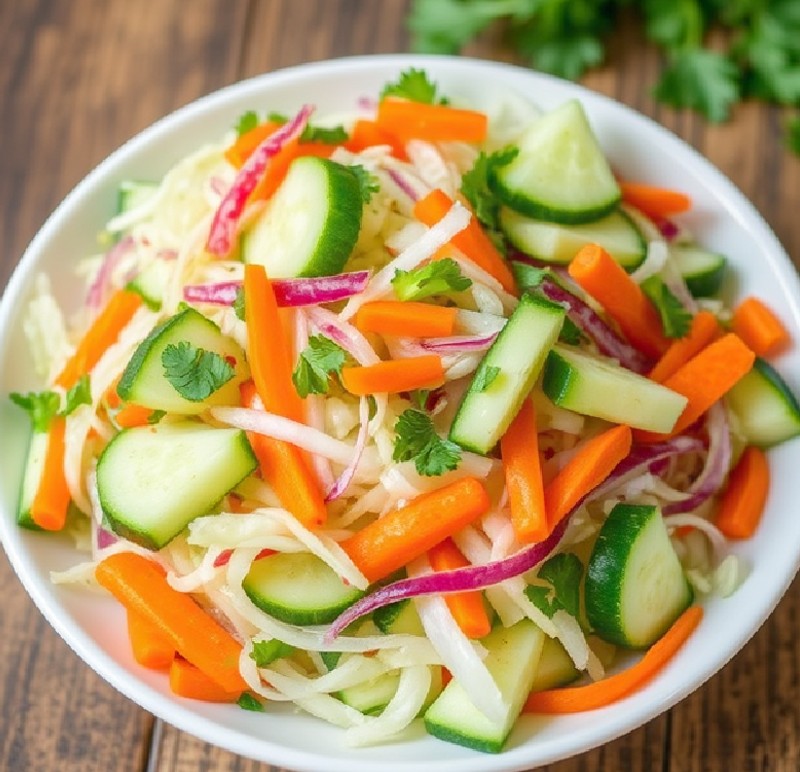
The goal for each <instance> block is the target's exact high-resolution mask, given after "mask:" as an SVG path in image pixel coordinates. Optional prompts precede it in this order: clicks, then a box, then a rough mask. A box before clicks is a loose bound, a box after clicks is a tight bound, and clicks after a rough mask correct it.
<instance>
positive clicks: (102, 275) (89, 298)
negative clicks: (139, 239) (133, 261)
mask: <svg viewBox="0 0 800 772" xmlns="http://www.w3.org/2000/svg"><path fill="white" fill-rule="evenodd" d="M135 244H136V242H135V241H134V240H133V237H132V236H125V237H124V238H123V239H120V240H119V241H118V242H117V243H116V244H114V246H113V247H111V249H109V250H108V252H106V254H105V256H104V257H103V262H102V263H101V264H100V268H99V270H98V271H97V275H96V276H95V277H94V281H93V282H92V283H91V285H90V286H89V291H88V293H87V295H86V305H87V306H88V307H89V308H91V309H97V308H100V306H102V305H103V303H104V302H105V299H106V295H108V291H109V289H110V288H111V277H112V274H113V273H114V269H115V268H116V267H117V266H118V265H119V262H120V260H122V258H123V257H125V256H126V255H127V254H128V253H129V252H131V251H133V248H134V246H135Z"/></svg>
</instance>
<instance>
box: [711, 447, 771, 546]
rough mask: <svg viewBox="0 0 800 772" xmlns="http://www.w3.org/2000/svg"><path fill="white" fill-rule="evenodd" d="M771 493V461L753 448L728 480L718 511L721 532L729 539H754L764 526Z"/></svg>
mask: <svg viewBox="0 0 800 772" xmlns="http://www.w3.org/2000/svg"><path fill="white" fill-rule="evenodd" d="M768 491H769V465H768V464H767V457H766V456H765V455H764V452H763V451H762V450H760V449H759V448H757V447H755V446H754V445H749V446H748V447H747V448H745V450H744V453H742V455H741V458H740V459H739V461H738V462H737V463H736V466H735V467H734V468H733V471H732V472H731V474H730V477H729V478H728V485H727V487H726V488H725V492H724V493H723V494H722V500H721V501H720V505H719V509H718V510H717V517H716V525H717V528H719V530H720V531H722V533H724V534H725V536H727V537H728V538H729V539H748V538H750V537H751V536H752V535H753V534H754V533H755V532H756V528H757V527H758V524H759V522H761V515H762V513H763V512H764V505H765V504H766V502H767V493H768Z"/></svg>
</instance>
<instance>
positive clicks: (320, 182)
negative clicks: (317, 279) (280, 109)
mask: <svg viewBox="0 0 800 772" xmlns="http://www.w3.org/2000/svg"><path fill="white" fill-rule="evenodd" d="M361 212H362V197H361V188H360V185H359V181H358V178H357V177H356V175H355V174H354V173H353V172H352V171H350V169H348V168H347V167H346V166H343V165H342V164H338V163H335V162H334V161H330V160H328V159H326V158H317V157H314V156H302V157H300V158H296V159H295V160H294V161H292V163H291V165H290V166H289V171H288V173H287V175H286V179H284V181H283V183H282V184H281V186H280V187H279V188H278V190H277V191H275V194H274V195H273V196H272V198H271V199H270V200H269V201H268V202H267V205H266V207H265V209H264V211H263V213H262V214H261V215H260V217H259V218H258V219H257V220H256V222H255V224H254V225H253V226H252V227H251V228H250V229H249V230H247V231H246V232H245V233H244V234H243V235H242V258H243V259H244V261H245V262H246V263H260V264H261V265H263V266H264V267H265V268H266V269H267V274H268V275H269V276H271V277H273V278H284V277H291V276H327V275H330V274H334V273H339V272H340V271H341V270H342V268H343V267H344V264H345V263H346V262H347V258H348V257H350V253H351V252H352V251H353V247H354V246H355V244H356V241H357V240H358V232H359V229H360V228H361Z"/></svg>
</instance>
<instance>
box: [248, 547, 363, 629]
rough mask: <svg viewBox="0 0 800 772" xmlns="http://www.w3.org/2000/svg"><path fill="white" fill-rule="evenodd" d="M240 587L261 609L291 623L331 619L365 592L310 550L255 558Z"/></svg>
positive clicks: (304, 623) (321, 622) (322, 621)
mask: <svg viewBox="0 0 800 772" xmlns="http://www.w3.org/2000/svg"><path fill="white" fill-rule="evenodd" d="M242 587H243V588H244V591H245V592H246V593H247V595H248V597H249V598H250V600H252V601H253V603H255V605H256V606H258V607H259V608H260V609H261V610H262V611H266V612H267V614H270V615H271V616H273V617H275V618H276V619H279V620H281V621H282V622H288V623H289V624H293V625H324V624H328V623H329V622H333V620H334V619H336V617H338V616H339V614H341V613H342V611H344V610H345V609H346V608H347V607H348V606H352V605H353V603H355V602H356V601H357V600H358V599H359V598H360V597H361V596H362V595H363V594H364V593H363V591H362V590H358V589H356V588H355V587H353V586H352V585H349V584H346V583H345V582H344V580H343V579H342V578H341V577H340V576H339V575H338V574H337V573H336V572H335V571H334V570H333V569H332V568H331V567H330V566H329V565H328V564H327V563H325V562H324V561H323V560H321V559H320V558H318V557H317V556H316V555H314V554H312V553H310V552H279V553H277V554H275V555H269V556H268V557H265V558H261V559H260V560H256V561H254V562H253V565H252V566H251V567H250V571H249V572H248V574H247V576H246V577H245V578H244V581H243V582H242Z"/></svg>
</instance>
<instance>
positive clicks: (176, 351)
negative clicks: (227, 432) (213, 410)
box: [161, 341, 234, 402]
mask: <svg viewBox="0 0 800 772" xmlns="http://www.w3.org/2000/svg"><path fill="white" fill-rule="evenodd" d="M161 362H162V364H163V365H164V375H165V376H166V378H167V380H168V381H169V382H170V383H171V384H172V385H173V386H174V387H175V391H177V392H178V394H180V395H181V396H182V397H183V398H184V399H188V400H189V401H190V402H202V401H203V400H205V399H208V397H210V396H211V395H212V394H213V393H214V392H215V391H217V389H220V388H222V387H223V386H224V385H225V384H226V383H227V382H228V381H229V380H231V378H233V374H234V370H233V367H231V365H230V364H229V363H228V362H226V361H225V360H224V359H223V358H222V357H221V356H220V355H219V354H217V352H216V351H205V350H203V349H201V348H196V347H195V346H193V345H192V344H191V343H189V342H188V341H181V342H180V343H178V344H177V345H175V344H170V345H168V346H167V347H166V348H165V349H164V351H163V353H162V354H161Z"/></svg>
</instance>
